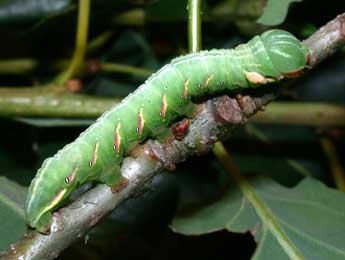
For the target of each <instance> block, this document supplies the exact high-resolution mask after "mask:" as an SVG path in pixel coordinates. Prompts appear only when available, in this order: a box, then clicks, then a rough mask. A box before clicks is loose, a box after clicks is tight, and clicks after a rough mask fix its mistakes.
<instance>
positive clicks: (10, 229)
mask: <svg viewBox="0 0 345 260" xmlns="http://www.w3.org/2000/svg"><path fill="white" fill-rule="evenodd" d="M25 196H26V189H25V188H24V187H22V186H20V185H18V184H17V183H15V182H13V181H10V180H9V179H7V178H5V177H2V176H0V220H1V225H0V234H1V236H0V252H1V251H2V250H4V249H5V248H7V247H8V246H9V245H10V244H11V243H13V242H15V241H16V240H18V239H19V238H20V237H22V236H23V234H24V233H25V231H26V226H25V222H24V200H25Z"/></svg>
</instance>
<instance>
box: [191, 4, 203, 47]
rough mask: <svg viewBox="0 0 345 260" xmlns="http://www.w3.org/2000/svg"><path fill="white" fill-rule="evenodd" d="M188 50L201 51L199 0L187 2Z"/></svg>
mask: <svg viewBox="0 0 345 260" xmlns="http://www.w3.org/2000/svg"><path fill="white" fill-rule="evenodd" d="M188 49H189V51H190V52H196V51H199V50H201V0H188Z"/></svg>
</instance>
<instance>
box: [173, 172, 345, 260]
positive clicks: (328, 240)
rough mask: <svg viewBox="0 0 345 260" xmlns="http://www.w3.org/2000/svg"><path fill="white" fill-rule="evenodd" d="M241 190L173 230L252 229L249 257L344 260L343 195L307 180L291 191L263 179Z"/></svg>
mask: <svg viewBox="0 0 345 260" xmlns="http://www.w3.org/2000/svg"><path fill="white" fill-rule="evenodd" d="M240 186H241V191H240V189H239V188H238V187H235V186H232V187H230V188H228V189H227V190H226V192H225V193H224V194H223V196H221V198H219V199H218V200H217V201H215V202H214V203H213V204H210V205H208V206H205V207H203V208H201V209H199V210H198V211H194V212H193V213H190V214H185V215H182V214H180V215H178V216H177V217H176V218H175V219H174V220H173V223H172V224H171V227H172V228H173V230H174V231H176V232H179V233H183V234H186V235H200V234H204V233H209V232H214V231H217V230H221V229H226V230H228V231H232V232H247V231H250V232H251V233H252V234H253V235H254V237H255V239H256V241H257V242H258V243H259V244H258V247H257V249H256V252H255V254H254V257H253V259H290V258H293V259H302V258H304V259H344V258H345V244H344V243H343V241H344V240H345V195H344V193H342V192H340V191H337V190H334V189H331V188H328V187H326V186H325V185H324V184H322V183H321V182H319V181H317V180H314V179H310V178H307V179H305V180H303V181H302V182H301V183H299V184H298V185H297V186H296V187H294V188H292V189H289V188H285V187H283V186H281V185H279V184H277V183H275V182H273V181H272V180H270V179H263V178H260V179H254V180H251V181H250V182H247V181H244V183H242V184H240Z"/></svg>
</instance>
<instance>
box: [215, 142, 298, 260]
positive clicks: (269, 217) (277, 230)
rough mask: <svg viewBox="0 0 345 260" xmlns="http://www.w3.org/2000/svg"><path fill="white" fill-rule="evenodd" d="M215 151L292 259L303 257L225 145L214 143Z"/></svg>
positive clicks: (263, 221)
mask: <svg viewBox="0 0 345 260" xmlns="http://www.w3.org/2000/svg"><path fill="white" fill-rule="evenodd" d="M213 153H214V154H215V155H216V156H217V158H218V160H219V161H220V162H221V163H222V164H223V166H224V168H225V169H226V170H227V171H228V173H229V174H230V175H231V177H233V178H234V179H235V181H236V182H237V184H238V185H239V187H240V189H241V191H242V193H243V195H244V196H245V197H246V199H248V201H249V202H250V204H251V205H252V206H253V207H254V209H255V211H256V213H257V214H258V216H259V218H260V219H261V221H262V223H263V224H264V225H265V226H266V227H267V228H268V229H269V230H270V232H271V233H272V235H273V236H274V237H275V238H276V239H277V241H278V243H279V244H280V246H281V247H282V248H283V250H284V251H285V253H286V254H287V255H288V256H289V257H290V259H296V260H298V259H303V256H302V255H301V253H300V252H299V250H298V249H297V248H296V247H295V245H294V244H293V243H292V241H291V240H290V239H289V237H288V236H287V235H286V234H285V232H284V230H283V229H282V228H281V227H280V226H279V224H278V222H277V221H276V219H275V217H274V215H273V213H272V212H271V211H270V209H269V208H268V207H267V206H266V205H265V203H264V202H263V201H262V200H261V199H260V197H259V195H258V194H257V193H256V192H255V190H254V188H253V187H252V186H251V184H250V183H249V182H248V181H247V180H246V179H245V178H244V177H243V176H242V175H241V174H240V172H239V169H238V167H237V166H236V165H235V163H234V162H233V161H232V159H231V157H230V156H229V154H228V152H227V151H226V149H225V147H224V146H223V145H222V144H221V143H219V142H218V143H216V144H215V145H214V148H213Z"/></svg>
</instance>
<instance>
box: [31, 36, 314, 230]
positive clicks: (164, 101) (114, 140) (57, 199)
mask: <svg viewBox="0 0 345 260" xmlns="http://www.w3.org/2000/svg"><path fill="white" fill-rule="evenodd" d="M307 62H308V49H307V48H306V47H305V46H304V45H303V44H302V43H301V42H300V41H299V40H297V39H296V38H295V37H294V36H293V35H292V34H290V33H288V32H286V31H282V30H270V31H267V32H265V33H263V34H262V35H260V36H255V37H254V38H253V39H251V40H250V41H249V42H248V43H247V44H242V45H239V46H238V47H237V48H235V49H227V50H211V51H201V52H198V53H191V54H188V55H185V56H181V57H179V58H176V59H174V60H172V61H171V63H169V64H167V65H165V66H164V67H163V68H161V69H160V70H159V71H158V72H156V73H155V74H153V75H152V76H151V77H150V78H149V79H147V80H146V82H145V83H144V84H142V85H141V86H140V87H139V88H138V89H137V90H136V91H135V92H134V93H133V94H131V95H129V96H128V97H126V98H125V99H124V100H123V101H122V102H121V104H119V105H117V106H115V107H113V108H111V109H110V110H109V111H107V112H105V113H104V114H103V115H102V116H101V117H100V118H99V119H98V120H97V121H96V122H95V123H94V124H93V125H91V126H90V127H89V128H88V129H87V130H86V131H85V132H83V133H82V134H81V135H80V136H79V137H78V138H77V139H76V140H75V141H74V142H73V143H71V144H69V145H67V146H65V147H64V148H63V149H62V150H60V151H59V152H58V153H57V154H56V155H55V156H53V157H51V158H48V159H47V160H45V161H44V163H43V165H42V167H41V168H40V169H39V170H38V173H37V175H36V177H35V178H34V179H33V181H32V183H31V185H30V188H29V194H28V197H27V200H26V210H25V213H26V222H27V224H28V225H29V226H31V227H34V228H37V229H38V230H39V231H40V232H42V233H48V232H49V230H50V221H51V213H52V211H53V210H54V209H56V208H58V207H59V205H61V202H62V201H64V200H65V199H66V198H67V197H68V196H69V195H70V193H71V192H72V191H73V190H74V189H76V187H78V186H80V185H81V184H84V183H86V182H89V181H98V182H101V183H106V184H108V185H110V186H113V187H114V185H118V184H119V183H121V172H120V165H121V162H122V159H123V157H124V156H126V155H128V154H129V152H130V151H131V149H132V148H133V147H134V146H135V145H136V144H138V143H141V142H143V141H144V140H146V139H148V138H149V137H150V138H158V137H159V136H162V135H163V134H164V133H166V132H167V131H169V130H170V129H169V126H171V124H172V123H174V122H176V121H177V120H178V119H179V118H183V117H186V116H188V115H190V114H191V113H192V112H193V110H194V108H195V104H194V103H193V100H194V99H195V98H197V97H200V96H203V95H212V94H216V93H222V92H226V91H236V90H237V91H238V90H239V89H241V88H252V87H257V86H259V85H261V84H266V83H268V82H273V81H276V80H277V79H281V78H282V77H293V76H296V75H298V74H300V73H301V72H303V70H304V68H305V67H306V66H307Z"/></svg>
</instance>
